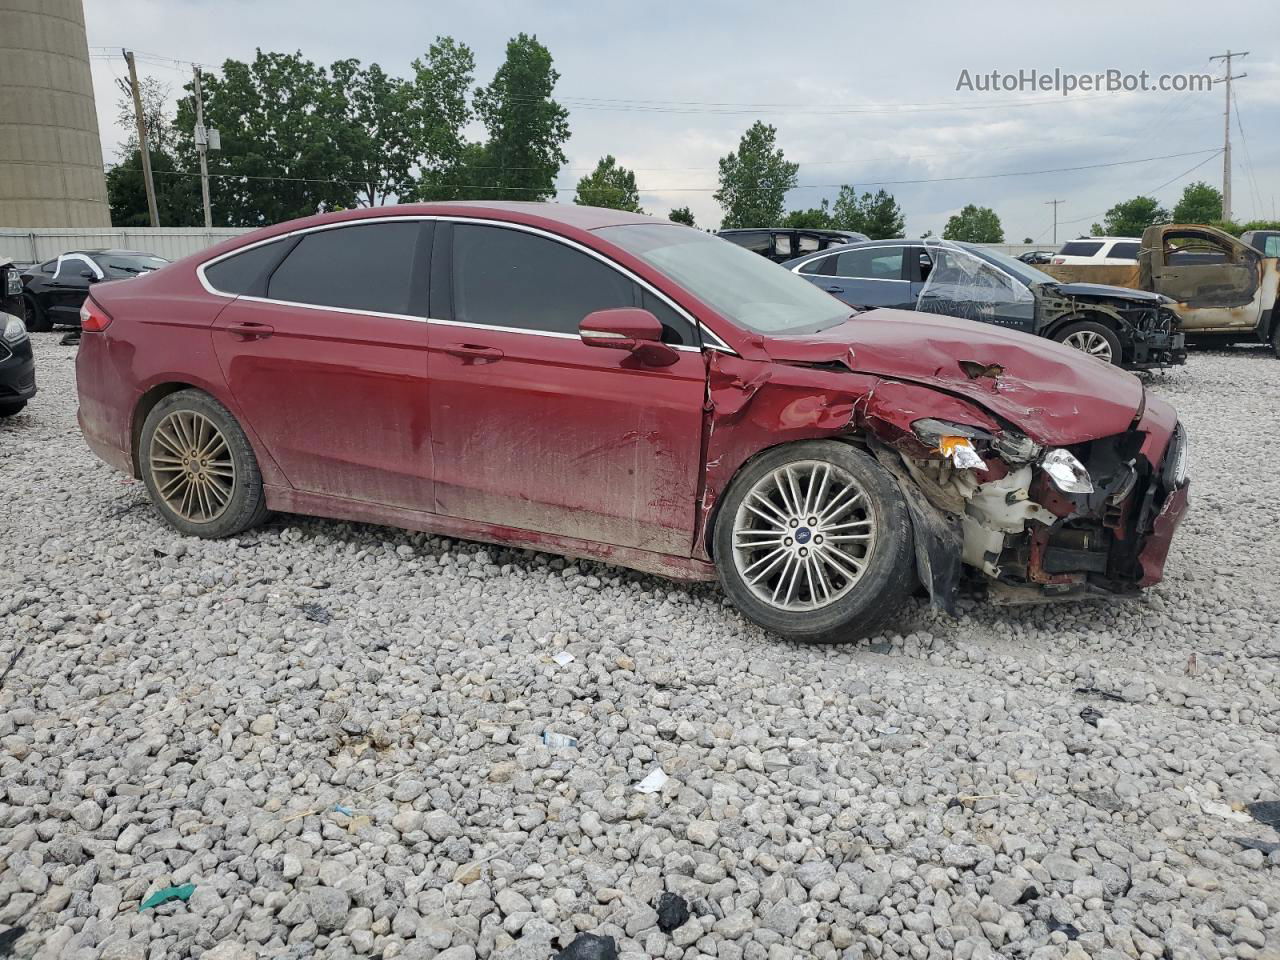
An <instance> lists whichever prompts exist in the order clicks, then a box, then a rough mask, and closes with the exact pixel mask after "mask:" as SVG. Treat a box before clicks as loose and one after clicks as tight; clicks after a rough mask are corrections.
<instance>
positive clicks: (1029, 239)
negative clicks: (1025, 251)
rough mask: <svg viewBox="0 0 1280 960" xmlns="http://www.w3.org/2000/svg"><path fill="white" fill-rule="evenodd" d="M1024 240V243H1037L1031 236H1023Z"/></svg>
mask: <svg viewBox="0 0 1280 960" xmlns="http://www.w3.org/2000/svg"><path fill="white" fill-rule="evenodd" d="M1022 242H1023V243H1035V241H1034V240H1032V239H1031V238H1030V237H1023V238H1022Z"/></svg>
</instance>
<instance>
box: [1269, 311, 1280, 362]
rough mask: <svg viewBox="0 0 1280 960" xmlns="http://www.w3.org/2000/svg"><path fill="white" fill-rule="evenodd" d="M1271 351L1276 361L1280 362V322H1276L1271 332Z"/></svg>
mask: <svg viewBox="0 0 1280 960" xmlns="http://www.w3.org/2000/svg"><path fill="white" fill-rule="evenodd" d="M1271 349H1272V350H1274V351H1275V354H1276V359H1277V360H1280V320H1277V321H1276V324H1275V326H1274V327H1273V328H1272V330H1271Z"/></svg>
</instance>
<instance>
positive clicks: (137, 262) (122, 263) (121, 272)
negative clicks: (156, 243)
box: [94, 253, 169, 277]
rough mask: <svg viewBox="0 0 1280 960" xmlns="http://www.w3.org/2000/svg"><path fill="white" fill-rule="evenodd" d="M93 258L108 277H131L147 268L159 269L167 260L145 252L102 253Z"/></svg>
mask: <svg viewBox="0 0 1280 960" xmlns="http://www.w3.org/2000/svg"><path fill="white" fill-rule="evenodd" d="M94 259H95V260H96V261H97V262H98V266H100V267H102V269H103V270H104V271H106V274H107V276H109V277H132V276H136V275H137V274H139V273H146V272H147V271H148V270H159V269H160V268H161V267H163V266H164V265H165V264H166V263H168V262H169V261H168V260H166V259H164V258H163V257H153V256H151V255H150V254H147V253H103V254H99V255H97V256H95V257H94Z"/></svg>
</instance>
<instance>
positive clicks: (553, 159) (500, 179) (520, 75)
mask: <svg viewBox="0 0 1280 960" xmlns="http://www.w3.org/2000/svg"><path fill="white" fill-rule="evenodd" d="M558 79H560V74H559V73H557V72H556V70H555V68H554V67H553V66H552V63H551V53H550V52H549V51H548V50H547V48H546V47H544V46H543V45H542V44H540V43H539V42H538V40H537V38H536V37H532V36H529V35H528V34H524V33H522V34H520V35H518V36H517V37H516V38H515V39H513V40H511V41H510V42H508V43H507V59H506V62H504V63H503V64H502V66H501V67H499V68H498V72H497V73H496V74H495V75H494V78H493V82H492V83H490V84H489V86H487V87H482V88H480V89H478V90H476V95H475V111H476V115H477V116H478V117H479V118H480V120H481V121H482V122H483V123H484V125H485V129H486V130H487V131H488V132H489V139H488V142H486V143H485V145H484V154H485V156H484V163H483V164H482V165H475V164H472V165H471V166H470V171H469V172H470V173H471V174H473V175H476V176H478V177H480V179H476V180H474V184H475V185H477V186H481V187H484V188H486V189H483V190H480V191H477V192H476V193H477V195H480V196H484V197H501V198H502V199H504V200H546V199H548V198H551V197H554V196H555V193H556V187H555V183H556V174H558V173H559V172H560V167H561V166H562V165H563V164H564V161H565V157H564V149H563V146H564V142H565V141H566V140H568V139H569V113H568V111H567V110H565V108H564V107H562V106H560V104H558V103H556V102H555V101H554V100H553V99H551V92H552V90H553V89H554V88H555V85H556V81H557V80H558Z"/></svg>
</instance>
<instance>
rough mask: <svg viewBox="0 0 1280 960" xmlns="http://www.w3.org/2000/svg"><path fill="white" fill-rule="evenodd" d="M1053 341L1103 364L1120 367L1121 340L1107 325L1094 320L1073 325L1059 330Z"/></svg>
mask: <svg viewBox="0 0 1280 960" xmlns="http://www.w3.org/2000/svg"><path fill="white" fill-rule="evenodd" d="M1053 339H1055V340H1057V341H1058V342H1059V343H1063V344H1066V345H1067V346H1068V347H1074V348H1075V349H1076V350H1079V351H1080V352H1081V353H1087V354H1088V355H1089V356H1091V357H1093V358H1094V359H1096V360H1101V361H1102V362H1103V363H1111V364H1115V365H1116V366H1119V365H1120V361H1121V359H1122V357H1121V351H1120V338H1119V337H1117V336H1116V332H1115V331H1114V330H1112V329H1111V328H1110V327H1108V326H1107V325H1106V324H1103V323H1095V322H1094V321H1092V320H1083V321H1081V322H1080V323H1071V324H1068V325H1067V326H1065V327H1063V328H1062V329H1061V330H1059V331H1058V332H1057V333H1056V334H1055V335H1054V337H1053Z"/></svg>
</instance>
